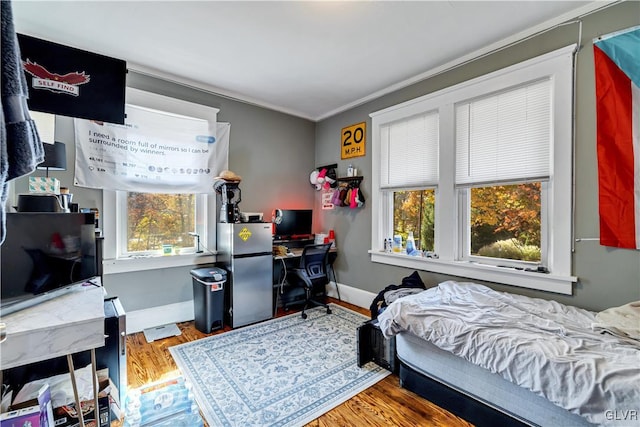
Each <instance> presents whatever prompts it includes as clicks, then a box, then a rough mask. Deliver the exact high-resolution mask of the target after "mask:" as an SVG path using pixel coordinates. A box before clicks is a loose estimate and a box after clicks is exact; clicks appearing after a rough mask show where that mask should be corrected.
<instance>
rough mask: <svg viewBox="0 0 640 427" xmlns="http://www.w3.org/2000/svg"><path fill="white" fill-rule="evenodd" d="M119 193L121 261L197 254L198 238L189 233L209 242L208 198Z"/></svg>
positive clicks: (194, 195) (119, 249)
mask: <svg viewBox="0 0 640 427" xmlns="http://www.w3.org/2000/svg"><path fill="white" fill-rule="evenodd" d="M115 193H116V194H115V197H116V210H117V212H118V221H117V227H116V229H117V230H118V231H117V236H118V238H117V244H116V246H117V253H116V257H117V258H123V257H132V256H133V257H139V256H160V255H187V254H194V253H195V251H196V250H197V248H196V244H197V242H196V237H195V236H193V235H190V234H189V233H196V234H198V235H199V236H200V240H201V242H202V243H201V244H204V242H207V240H208V227H207V226H206V223H207V221H206V218H207V195H202V194H153V193H133V192H126V191H116V192H115ZM210 197H212V196H210Z"/></svg>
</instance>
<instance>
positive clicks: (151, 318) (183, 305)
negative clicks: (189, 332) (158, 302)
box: [127, 301, 195, 334]
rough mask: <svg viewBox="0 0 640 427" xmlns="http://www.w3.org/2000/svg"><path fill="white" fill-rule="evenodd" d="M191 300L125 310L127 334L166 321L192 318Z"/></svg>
mask: <svg viewBox="0 0 640 427" xmlns="http://www.w3.org/2000/svg"><path fill="white" fill-rule="evenodd" d="M194 318H195V317H194V308H193V301H183V302H177V303H174V304H167V305H162V306H159V307H151V308H145V309H142V310H135V311H130V312H127V334H133V333H136V332H141V331H143V330H145V329H147V328H153V327H157V326H161V325H166V324H168V323H180V322H188V321H190V320H193V319H194Z"/></svg>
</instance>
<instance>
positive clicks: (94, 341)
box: [0, 284, 105, 369]
mask: <svg viewBox="0 0 640 427" xmlns="http://www.w3.org/2000/svg"><path fill="white" fill-rule="evenodd" d="M104 318H105V316H104V288H103V287H101V286H95V285H93V284H87V285H86V286H81V287H79V289H78V290H77V291H75V292H72V293H69V294H66V295H62V296H60V297H57V298H54V299H52V300H49V301H46V302H43V303H41V304H38V305H36V306H33V307H30V308H27V309H24V310H22V311H18V312H16V313H13V314H10V315H8V316H6V317H3V318H2V319H1V320H2V322H3V323H5V324H6V334H7V339H6V340H5V341H4V342H3V343H1V344H0V368H1V369H8V368H13V367H15V366H21V365H26V364H29V363H33V362H38V361H41V360H46V359H51V358H54V357H57V356H63V355H67V354H72V353H77V352H80V351H84V350H89V349H92V348H97V347H102V346H103V345H104Z"/></svg>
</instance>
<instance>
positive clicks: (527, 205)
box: [464, 182, 544, 264]
mask: <svg viewBox="0 0 640 427" xmlns="http://www.w3.org/2000/svg"><path fill="white" fill-rule="evenodd" d="M540 188H541V183H540V182H528V183H524V184H514V185H496V186H487V187H477V188H471V189H469V190H468V192H469V193H470V194H469V196H470V197H469V199H468V202H469V203H468V206H469V211H470V212H469V213H470V214H469V227H468V230H469V233H468V235H467V236H468V237H469V245H466V246H465V247H467V248H469V252H468V253H465V254H464V257H465V258H467V259H475V260H476V261H478V262H485V263H493V261H492V260H487V259H486V258H498V260H497V261H496V262H497V263H499V262H502V261H501V260H500V259H502V260H515V261H525V262H530V263H535V264H541V263H543V260H544V259H543V257H542V256H541V243H540V238H541V232H542V231H541V230H542V227H541V222H540V220H541V217H540V212H541V197H540V195H541V190H540ZM464 225H465V226H466V224H464ZM474 257H485V259H482V260H481V259H479V258H474Z"/></svg>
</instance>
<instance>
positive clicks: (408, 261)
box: [369, 250, 578, 295]
mask: <svg viewBox="0 0 640 427" xmlns="http://www.w3.org/2000/svg"><path fill="white" fill-rule="evenodd" d="M369 253H370V254H371V261H372V262H377V263H381V264H389V265H396V266H400V267H407V268H413V269H416V270H423V271H430V272H433V273H440V274H448V275H452V276H460V277H466V278H469V279H475V280H482V281H487V282H494V283H501V284H505V285H511V286H519V287H522V288H528V289H536V290H539V291H547V292H555V293H559V294H564V295H571V294H572V288H573V283H575V282H577V281H578V278H577V277H574V276H554V275H552V274H545V273H536V272H530V271H522V270H515V269H512V268H505V267H494V266H491V265H479V264H474V263H471V262H466V261H444V260H440V259H433V258H421V257H412V256H407V255H400V254H393V253H391V254H389V253H384V252H378V251H372V250H370V251H369Z"/></svg>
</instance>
